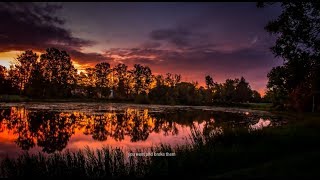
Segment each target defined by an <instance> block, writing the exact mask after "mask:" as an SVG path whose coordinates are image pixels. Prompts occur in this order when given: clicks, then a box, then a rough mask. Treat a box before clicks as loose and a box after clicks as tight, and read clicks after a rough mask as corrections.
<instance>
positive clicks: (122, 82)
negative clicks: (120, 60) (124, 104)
mask: <svg viewBox="0 0 320 180" xmlns="http://www.w3.org/2000/svg"><path fill="white" fill-rule="evenodd" d="M114 69H115V76H116V77H117V79H118V86H117V93H118V94H119V95H120V96H121V97H128V94H129V88H130V87H129V78H128V66H126V65H125V64H118V65H117V66H116V67H114Z"/></svg>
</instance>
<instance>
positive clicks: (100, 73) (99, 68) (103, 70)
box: [95, 62, 110, 96]
mask: <svg viewBox="0 0 320 180" xmlns="http://www.w3.org/2000/svg"><path fill="white" fill-rule="evenodd" d="M95 70H96V71H95V75H96V87H97V88H98V90H99V93H100V94H101V95H102V96H107V95H109V87H108V85H109V79H108V75H109V73H110V64H109V63H107V62H101V63H98V64H97V65H96V66H95Z"/></svg>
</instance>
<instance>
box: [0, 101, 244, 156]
mask: <svg viewBox="0 0 320 180" xmlns="http://www.w3.org/2000/svg"><path fill="white" fill-rule="evenodd" d="M213 117H214V118H213ZM230 117H231V118H230ZM235 118H239V116H237V117H236V116H235V115H234V114H233V115H232V114H231V115H226V114H222V115H221V114H212V113H208V112H204V111H189V110H187V111H177V110H175V111H172V112H170V111H165V112H149V111H148V109H144V110H141V109H132V108H127V109H125V110H124V111H120V112H119V111H115V110H111V111H108V112H105V113H100V114H95V113H84V112H78V111H76V112H60V111H46V110H27V109H25V107H11V108H10V109H3V110H0V133H1V132H4V131H8V132H9V131H10V133H12V134H14V135H15V137H16V139H15V143H16V144H17V145H18V146H19V147H20V148H21V149H22V150H29V149H31V148H33V147H35V146H38V147H41V148H42V151H43V152H46V153H53V152H55V151H61V150H63V149H64V148H65V147H66V146H67V144H68V141H69V140H70V138H71V136H72V135H73V134H75V132H76V131H77V132H79V131H80V132H82V133H83V134H84V135H87V136H91V137H92V139H93V140H96V141H107V140H108V138H112V139H114V140H115V141H118V142H121V141H123V140H124V139H125V137H129V139H130V141H131V142H138V141H145V140H147V139H148V137H149V135H150V134H151V133H156V134H162V135H163V136H177V135H178V134H179V131H181V128H183V127H186V128H187V129H188V128H189V129H190V128H191V127H193V125H194V124H198V125H199V124H201V129H202V131H203V133H204V135H212V134H215V133H222V132H223V131H222V127H221V126H220V124H221V122H228V121H226V119H235ZM242 120H243V119H242ZM215 121H219V122H220V123H218V124H217V122H215ZM221 125H223V123H222V124H221Z"/></svg>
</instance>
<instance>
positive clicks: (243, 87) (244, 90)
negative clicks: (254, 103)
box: [234, 77, 252, 102]
mask: <svg viewBox="0 0 320 180" xmlns="http://www.w3.org/2000/svg"><path fill="white" fill-rule="evenodd" d="M251 97H252V90H251V88H250V86H249V83H248V82H246V80H245V79H244V77H241V78H240V81H239V82H238V84H237V85H236V91H235V99H234V100H235V101H236V102H247V101H249V100H251Z"/></svg>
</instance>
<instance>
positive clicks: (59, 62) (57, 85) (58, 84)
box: [40, 48, 77, 97]
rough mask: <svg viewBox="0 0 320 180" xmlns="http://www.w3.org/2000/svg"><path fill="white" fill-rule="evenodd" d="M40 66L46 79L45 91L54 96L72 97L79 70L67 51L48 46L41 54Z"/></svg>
mask: <svg viewBox="0 0 320 180" xmlns="http://www.w3.org/2000/svg"><path fill="white" fill-rule="evenodd" d="M40 66H41V68H42V70H43V75H44V77H45V81H46V84H47V86H46V89H45V93H46V95H47V96H52V97H70V96H71V95H72V94H71V91H72V89H73V88H74V86H75V84H76V74H77V70H76V69H75V68H74V66H73V64H72V61H71V57H70V56H69V54H68V53H67V52H66V51H60V50H58V49H56V48H48V49H47V50H46V53H45V54H42V55H41V56H40Z"/></svg>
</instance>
